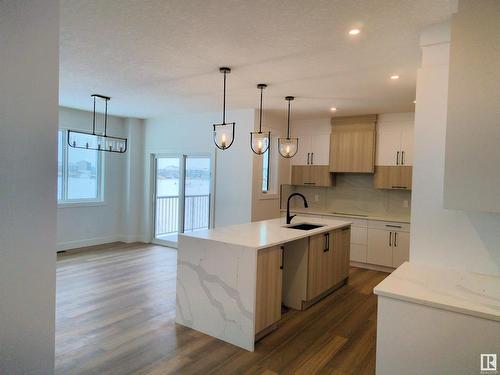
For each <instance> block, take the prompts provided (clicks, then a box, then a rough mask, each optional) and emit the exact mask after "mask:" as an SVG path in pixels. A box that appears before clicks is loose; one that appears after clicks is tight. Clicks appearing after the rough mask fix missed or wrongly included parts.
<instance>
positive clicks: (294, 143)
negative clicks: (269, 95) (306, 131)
mask: <svg viewBox="0 0 500 375" xmlns="http://www.w3.org/2000/svg"><path fill="white" fill-rule="evenodd" d="M293 99H295V98H294V97H293V96H287V97H286V98H285V100H286V101H287V102H288V128H287V132H286V138H278V151H279V153H280V155H281V156H283V157H284V158H287V159H289V158H293V157H294V156H295V154H296V153H297V151H298V150H299V139H298V138H290V102H291V101H292V100H293Z"/></svg>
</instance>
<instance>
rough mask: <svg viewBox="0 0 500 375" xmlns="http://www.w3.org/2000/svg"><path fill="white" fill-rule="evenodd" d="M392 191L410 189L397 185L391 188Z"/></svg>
mask: <svg viewBox="0 0 500 375" xmlns="http://www.w3.org/2000/svg"><path fill="white" fill-rule="evenodd" d="M391 188H392V189H408V187H406V186H397V185H393V186H391Z"/></svg>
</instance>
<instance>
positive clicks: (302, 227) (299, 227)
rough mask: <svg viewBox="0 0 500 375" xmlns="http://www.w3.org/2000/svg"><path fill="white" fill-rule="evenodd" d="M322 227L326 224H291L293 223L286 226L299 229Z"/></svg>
mask: <svg viewBox="0 0 500 375" xmlns="http://www.w3.org/2000/svg"><path fill="white" fill-rule="evenodd" d="M321 227H324V225H321V224H310V223H300V224H291V225H287V226H286V228H290V229H299V230H311V229H317V228H321Z"/></svg>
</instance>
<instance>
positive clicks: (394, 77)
mask: <svg viewBox="0 0 500 375" xmlns="http://www.w3.org/2000/svg"><path fill="white" fill-rule="evenodd" d="M391 79H392V80H393V81H395V80H397V79H399V76H398V75H397V74H394V75H393V76H391Z"/></svg>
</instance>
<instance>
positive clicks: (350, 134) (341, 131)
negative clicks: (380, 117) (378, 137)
mask: <svg viewBox="0 0 500 375" xmlns="http://www.w3.org/2000/svg"><path fill="white" fill-rule="evenodd" d="M374 166H375V125H374V124H371V125H370V124H361V125H356V124H354V125H334V126H332V133H331V135H330V171H331V172H352V173H373V171H374Z"/></svg>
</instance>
